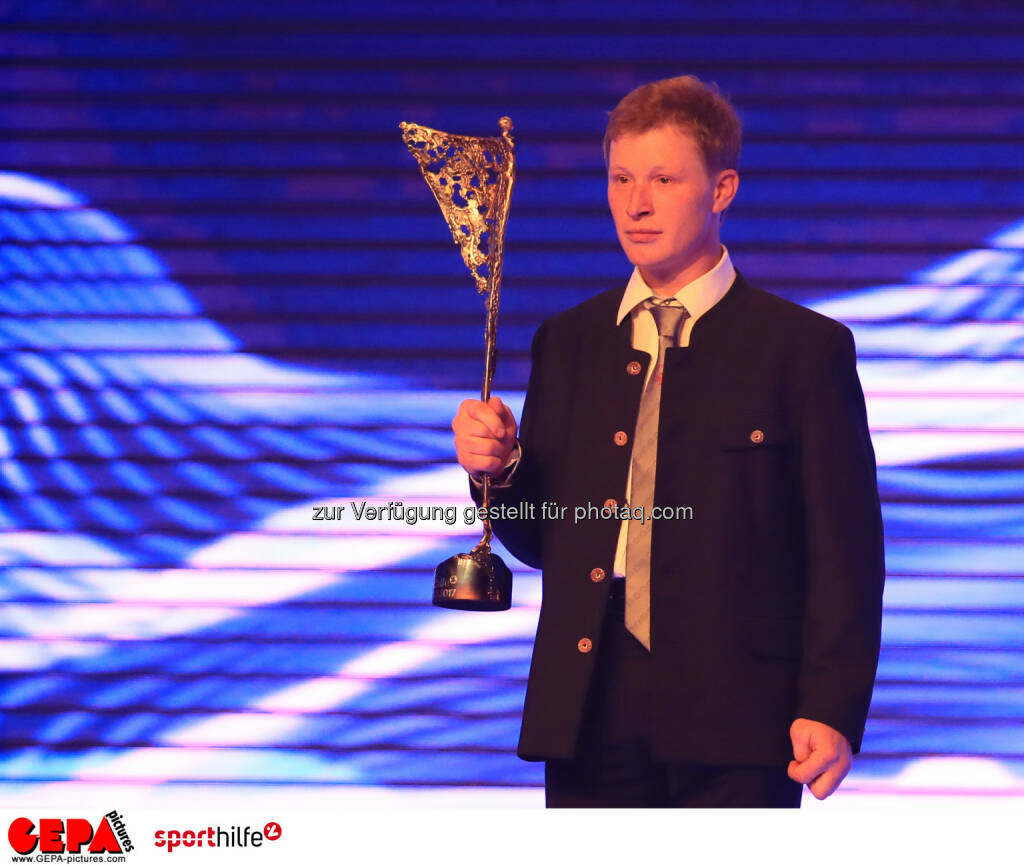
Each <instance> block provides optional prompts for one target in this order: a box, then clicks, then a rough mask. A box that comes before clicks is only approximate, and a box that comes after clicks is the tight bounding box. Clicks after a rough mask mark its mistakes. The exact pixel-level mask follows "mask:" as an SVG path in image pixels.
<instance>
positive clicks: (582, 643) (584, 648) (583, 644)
mask: <svg viewBox="0 0 1024 866" xmlns="http://www.w3.org/2000/svg"><path fill="white" fill-rule="evenodd" d="M593 648H594V645H593V644H592V643H591V642H590V638H589V637H581V638H580V639H579V642H578V643H577V644H576V649H578V650H579V651H580V652H581V653H588V652H590V651H591V650H592V649H593Z"/></svg>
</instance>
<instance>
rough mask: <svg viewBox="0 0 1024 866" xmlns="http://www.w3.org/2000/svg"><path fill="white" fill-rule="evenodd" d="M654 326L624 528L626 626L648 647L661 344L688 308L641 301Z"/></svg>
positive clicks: (669, 301) (671, 341) (670, 338)
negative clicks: (639, 516) (654, 349)
mask: <svg viewBox="0 0 1024 866" xmlns="http://www.w3.org/2000/svg"><path fill="white" fill-rule="evenodd" d="M644 307H645V309H648V310H650V311H651V315H652V316H654V323H655V324H656V325H657V327H658V335H659V338H658V360H657V362H656V363H655V367H654V371H653V372H652V373H651V378H650V380H649V381H648V382H647V387H646V388H645V389H644V393H643V396H642V397H641V398H640V411H639V413H638V415H637V419H636V433H635V435H634V436H633V467H632V480H631V484H630V496H629V507H630V511H631V512H632V511H633V509H634V508H637V507H638V506H640V507H642V508H643V509H644V514H645V515H646V517H645V519H644V520H643V521H640V520H630V521H629V523H628V530H627V534H626V628H627V629H628V630H629V631H630V633H631V634H632V635H633V636H634V637H635V638H636V639H637V640H638V641H640V643H642V644H643V645H644V646H645V647H646V648H647V649H648V650H649V649H650V648H651V530H652V529H653V526H652V521H651V519H650V514H651V509H652V508H653V507H654V471H655V466H656V465H657V458H658V414H659V411H660V409H661V377H662V370H663V368H664V366H665V350H666V349H668V348H670V347H671V346H675V345H676V341H677V339H678V336H677V335H678V333H679V329H680V325H681V324H682V322H683V320H684V319H686V318H688V317H689V315H690V313H689V312H688V311H687V309H686V307H684V306H683V305H682V304H680V303H679V301H677V300H676V299H675V298H666V299H665V300H657V301H656V300H653V299H651V298H648V299H647V300H646V301H644Z"/></svg>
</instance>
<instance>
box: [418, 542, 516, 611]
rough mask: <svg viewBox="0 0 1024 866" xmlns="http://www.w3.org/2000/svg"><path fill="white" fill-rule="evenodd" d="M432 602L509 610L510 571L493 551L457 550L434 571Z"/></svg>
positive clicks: (449, 605) (452, 605)
mask: <svg viewBox="0 0 1024 866" xmlns="http://www.w3.org/2000/svg"><path fill="white" fill-rule="evenodd" d="M434 604H435V605H437V606H438V607H446V608H450V609H451V610H508V609H509V608H510V607H511V606H512V572H511V571H509V568H508V566H507V565H505V563H504V562H502V561H501V557H500V556H496V555H495V554H493V553H488V554H484V555H483V556H481V557H480V558H479V559H478V558H477V557H475V556H473V555H472V554H469V553H459V554H457V555H455V556H453V557H452V558H451V559H446V560H445V561H444V562H442V563H441V564H440V565H439V566H438V567H437V570H436V571H435V572H434Z"/></svg>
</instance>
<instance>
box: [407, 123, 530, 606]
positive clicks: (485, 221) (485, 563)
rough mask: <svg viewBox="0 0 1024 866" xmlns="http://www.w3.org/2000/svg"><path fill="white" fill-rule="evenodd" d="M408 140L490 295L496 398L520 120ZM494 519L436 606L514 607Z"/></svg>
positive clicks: (481, 288)
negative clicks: (475, 132) (494, 543)
mask: <svg viewBox="0 0 1024 866" xmlns="http://www.w3.org/2000/svg"><path fill="white" fill-rule="evenodd" d="M399 126H400V127H401V130H402V140H403V141H404V142H405V144H406V147H408V148H409V152H410V153H411V154H412V155H413V156H414V157H416V161H417V162H418V163H419V166H420V171H421V172H423V177H424V178H425V179H426V181H427V185H428V186H429V187H430V190H431V192H433V193H434V198H436V199H437V203H438V204H439V205H440V206H441V212H442V213H443V214H444V218H445V220H446V221H447V223H448V228H449V229H451V232H452V238H453V239H454V240H455V243H456V245H457V246H458V247H459V249H460V250H461V251H462V260H463V261H464V262H465V263H466V267H467V268H469V272H470V274H472V276H473V279H474V280H475V281H476V290H477V293H478V294H481V295H487V325H486V328H485V330H484V344H485V350H484V351H485V355H484V382H483V387H482V388H481V390H480V399H481V400H483V401H484V402H487V400H488V399H489V398H490V396H491V382H492V381H493V379H494V366H495V360H496V342H497V331H498V302H499V300H500V298H501V260H502V254H503V252H504V247H505V225H506V223H507V222H508V206H509V202H510V201H511V198H512V181H513V179H514V169H515V153H514V152H513V144H512V136H511V135H510V133H511V131H512V121H511V120H509V119H508V118H507V117H502V118H501V119H500V120H499V121H498V126H499V128H500V129H501V138H474V137H471V136H468V135H450V134H448V133H447V132H440V131H438V130H436V129H430V128H429V127H426V126H420V125H419V124H415V123H405V122H402V123H400V124H399ZM488 481H489V479H488V476H486V475H485V476H484V477H483V490H482V493H483V507H484V508H488V507H489V505H490V494H489V486H488ZM491 538H492V533H491V521H490V518H489V517H487V516H486V512H485V517H484V534H483V538H481V539H480V542H479V543H478V544H477V546H476V547H474V548H473V550H472V551H471V552H469V553H459V554H457V555H455V556H453V557H451V558H450V559H447V560H445V561H444V562H442V563H441V564H440V565H439V566H438V567H437V570H436V571H435V572H434V604H436V605H437V606H438V607H447V608H454V609H456V610H508V609H509V607H510V606H511V604H512V572H511V571H509V569H508V566H507V565H505V563H504V562H502V561H501V557H499V556H496V555H495V554H493V553H491Z"/></svg>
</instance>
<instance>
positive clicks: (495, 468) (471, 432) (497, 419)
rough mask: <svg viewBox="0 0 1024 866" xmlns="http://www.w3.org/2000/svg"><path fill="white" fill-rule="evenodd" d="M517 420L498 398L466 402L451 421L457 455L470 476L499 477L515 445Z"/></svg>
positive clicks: (461, 404)
mask: <svg viewBox="0 0 1024 866" xmlns="http://www.w3.org/2000/svg"><path fill="white" fill-rule="evenodd" d="M516 429H517V428H516V419H515V417H513V415H512V410H511V409H509V408H508V406H506V405H505V404H504V403H502V402H501V400H500V399H499V398H497V397H491V399H490V400H488V401H487V402H486V403H484V402H483V401H482V400H463V401H462V403H460V404H459V411H458V413H457V414H456V415H455V418H454V419H453V420H452V430H454V431H455V453H456V455H457V456H458V458H459V463H460V465H461V466H462V468H463V469H465V470H466V471H467V472H468V473H469V474H470V475H476V476H479V475H482V474H486V475H497V474H498V473H499V472H501V470H502V469H503V468H504V467H505V464H506V463H507V462H508V458H509V455H510V454H511V453H512V449H513V448H514V447H515V444H516Z"/></svg>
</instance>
